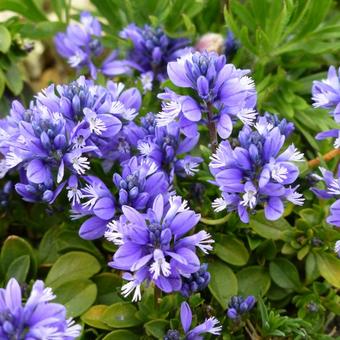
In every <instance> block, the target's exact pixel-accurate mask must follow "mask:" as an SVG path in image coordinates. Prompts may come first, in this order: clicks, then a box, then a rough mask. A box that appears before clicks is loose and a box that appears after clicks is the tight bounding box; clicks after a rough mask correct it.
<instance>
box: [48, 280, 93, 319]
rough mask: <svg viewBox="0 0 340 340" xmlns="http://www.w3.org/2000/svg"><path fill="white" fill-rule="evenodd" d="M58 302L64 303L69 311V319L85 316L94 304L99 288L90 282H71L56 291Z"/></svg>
mask: <svg viewBox="0 0 340 340" xmlns="http://www.w3.org/2000/svg"><path fill="white" fill-rule="evenodd" d="M53 292H54V294H55V295H56V296H57V298H56V301H57V302H59V303H62V304H63V305H64V306H65V307H66V310H67V316H68V317H72V318H74V317H77V316H79V315H81V314H83V313H84V312H85V311H86V310H87V309H89V308H90V306H91V305H92V304H93V303H94V301H95V300H96V296H97V287H96V285H95V284H94V283H93V282H92V281H90V280H75V281H69V282H66V283H64V284H62V285H60V286H59V287H58V288H56V289H54V291H53Z"/></svg>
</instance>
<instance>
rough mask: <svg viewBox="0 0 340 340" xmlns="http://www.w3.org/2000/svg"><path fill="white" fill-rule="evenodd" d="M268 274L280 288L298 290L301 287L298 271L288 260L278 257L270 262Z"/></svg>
mask: <svg viewBox="0 0 340 340" xmlns="http://www.w3.org/2000/svg"><path fill="white" fill-rule="evenodd" d="M269 272H270V276H271V278H272V279H273V281H274V282H275V283H276V284H277V285H278V286H279V287H281V288H285V289H294V290H299V289H300V288H301V283H300V278H299V273H298V271H297V269H296V267H295V266H294V264H293V263H291V262H290V261H289V260H287V259H285V258H278V259H276V260H274V261H271V262H270V265H269Z"/></svg>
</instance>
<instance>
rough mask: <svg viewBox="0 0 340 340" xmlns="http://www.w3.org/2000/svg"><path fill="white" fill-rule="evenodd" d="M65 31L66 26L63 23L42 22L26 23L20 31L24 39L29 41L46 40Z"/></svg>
mask: <svg viewBox="0 0 340 340" xmlns="http://www.w3.org/2000/svg"><path fill="white" fill-rule="evenodd" d="M64 30H65V25H64V24H63V23H61V22H51V21H42V22H38V23H30V22H28V23H25V24H24V25H22V27H21V29H20V33H21V35H22V36H23V37H25V38H29V39H35V40H40V39H46V38H50V37H53V36H54V35H55V34H56V33H58V32H62V31H64Z"/></svg>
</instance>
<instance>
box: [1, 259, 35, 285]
mask: <svg viewBox="0 0 340 340" xmlns="http://www.w3.org/2000/svg"><path fill="white" fill-rule="evenodd" d="M29 269H30V257H29V256H28V255H22V256H20V257H18V258H17V259H15V260H14V261H13V262H12V263H11V264H10V266H9V268H8V270H7V273H6V281H9V280H10V279H11V278H12V277H15V278H16V279H17V281H18V282H19V283H24V282H25V281H26V277H27V274H28V271H29Z"/></svg>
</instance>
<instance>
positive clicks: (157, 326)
mask: <svg viewBox="0 0 340 340" xmlns="http://www.w3.org/2000/svg"><path fill="white" fill-rule="evenodd" d="M144 328H145V331H146V334H147V335H150V336H154V337H155V338H156V339H163V337H164V335H165V334H166V332H167V331H168V329H169V328H170V323H169V321H167V320H151V321H149V322H147V323H146V324H144Z"/></svg>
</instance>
